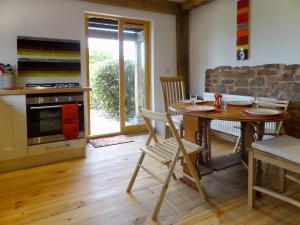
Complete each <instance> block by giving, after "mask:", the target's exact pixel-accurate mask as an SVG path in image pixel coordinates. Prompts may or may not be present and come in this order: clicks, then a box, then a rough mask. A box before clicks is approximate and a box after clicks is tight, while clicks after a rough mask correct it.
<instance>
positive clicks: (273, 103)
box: [259, 98, 290, 135]
mask: <svg viewBox="0 0 300 225" xmlns="http://www.w3.org/2000/svg"><path fill="white" fill-rule="evenodd" d="M289 103H290V101H289V100H279V99H270V98H260V99H259V105H260V106H263V107H268V108H276V109H280V110H282V111H284V112H286V111H287V110H288V107H289ZM276 125H277V127H276V134H277V135H280V134H281V132H282V128H283V121H281V122H278V123H277V124H276Z"/></svg>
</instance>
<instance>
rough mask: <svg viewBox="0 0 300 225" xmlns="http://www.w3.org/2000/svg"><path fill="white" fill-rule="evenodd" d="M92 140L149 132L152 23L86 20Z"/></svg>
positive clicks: (105, 18)
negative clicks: (144, 115)
mask: <svg viewBox="0 0 300 225" xmlns="http://www.w3.org/2000/svg"><path fill="white" fill-rule="evenodd" d="M86 32H87V41H88V54H89V57H88V72H87V74H88V76H87V78H88V79H87V80H88V84H89V86H90V87H92V92H91V93H90V94H89V96H88V98H89V101H88V118H89V127H88V128H89V137H90V138H97V137H103V136H111V135H117V134H122V133H132V132H138V131H141V130H145V129H146V127H145V124H144V121H143V119H142V118H141V116H140V113H139V106H143V107H146V108H149V107H150V87H149V84H150V62H149V58H150V51H149V48H150V47H149V43H150V39H149V22H146V21H140V20H132V19H125V18H118V17H110V16H99V15H93V14H86Z"/></svg>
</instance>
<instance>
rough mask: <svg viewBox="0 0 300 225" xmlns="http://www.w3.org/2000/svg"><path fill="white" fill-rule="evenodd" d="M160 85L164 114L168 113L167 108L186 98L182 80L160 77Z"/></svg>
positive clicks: (180, 77)
mask: <svg viewBox="0 0 300 225" xmlns="http://www.w3.org/2000/svg"><path fill="white" fill-rule="evenodd" d="M160 84H161V88H162V94H163V101H164V106H165V112H169V106H170V105H172V104H173V103H175V102H179V101H180V100H184V99H185V97H186V93H185V84H184V78H183V77H182V76H177V77H161V78H160Z"/></svg>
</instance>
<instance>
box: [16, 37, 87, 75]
mask: <svg viewBox="0 0 300 225" xmlns="http://www.w3.org/2000/svg"><path fill="white" fill-rule="evenodd" d="M17 50H18V73H19V75H20V76H25V77H76V76H80V75H81V63H80V41H74V40H62V39H49V38H35V37H24V36H18V37H17Z"/></svg>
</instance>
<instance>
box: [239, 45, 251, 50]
mask: <svg viewBox="0 0 300 225" xmlns="http://www.w3.org/2000/svg"><path fill="white" fill-rule="evenodd" d="M240 49H244V50H245V49H249V45H238V46H236V50H240Z"/></svg>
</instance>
